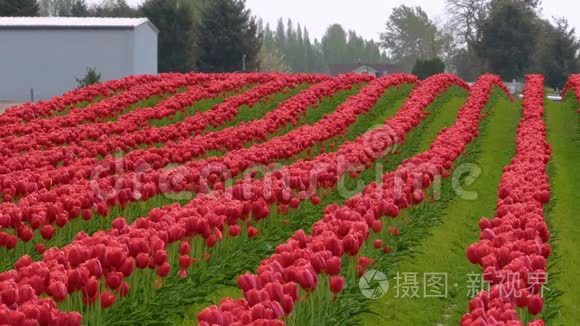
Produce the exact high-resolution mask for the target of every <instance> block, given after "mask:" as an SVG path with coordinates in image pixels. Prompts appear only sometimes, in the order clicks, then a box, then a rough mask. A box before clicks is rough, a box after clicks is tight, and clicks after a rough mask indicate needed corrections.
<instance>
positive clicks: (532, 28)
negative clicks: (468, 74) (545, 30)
mask: <svg viewBox="0 0 580 326" xmlns="http://www.w3.org/2000/svg"><path fill="white" fill-rule="evenodd" d="M536 18H537V16H536V14H535V13H534V12H533V11H532V10H531V9H529V8H528V7H526V6H525V5H524V4H523V3H521V2H519V1H515V0H498V1H495V2H494V3H493V5H492V8H491V11H490V15H489V18H488V19H487V20H486V21H485V22H484V24H483V26H482V29H481V33H482V39H481V41H480V42H478V43H477V44H476V51H477V53H478V56H479V57H480V58H481V59H482V60H483V62H484V63H485V64H486V66H487V68H488V70H490V71H491V72H494V73H496V74H499V75H500V76H501V77H502V78H503V79H504V80H512V79H519V78H521V77H522V76H523V75H524V74H525V73H526V72H527V71H528V69H529V68H530V67H531V64H532V58H533V56H534V49H535V42H536V40H537V35H538V26H537V20H536Z"/></svg>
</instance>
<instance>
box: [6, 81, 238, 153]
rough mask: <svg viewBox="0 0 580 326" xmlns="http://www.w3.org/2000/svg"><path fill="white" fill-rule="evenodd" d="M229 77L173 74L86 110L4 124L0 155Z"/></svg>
mask: <svg viewBox="0 0 580 326" xmlns="http://www.w3.org/2000/svg"><path fill="white" fill-rule="evenodd" d="M226 77H227V75H207V74H170V75H166V76H165V78H163V79H161V80H156V81H153V82H150V83H144V84H141V85H137V86H136V87H133V88H131V89H129V90H128V91H125V92H121V93H119V94H117V95H114V96H111V97H108V98H106V99H104V100H102V101H98V102H96V103H93V104H91V105H89V106H87V107H85V108H83V109H82V110H72V111H70V112H68V113H67V114H65V115H62V116H56V117H52V118H49V119H36V120H33V121H30V122H28V123H25V124H17V125H11V126H4V127H3V128H2V131H1V136H2V138H0V144H1V145H2V147H1V149H2V151H1V152H0V154H1V155H2V157H11V156H12V155H14V154H17V153H21V152H25V151H28V150H31V149H41V146H42V145H43V144H44V143H47V144H50V143H51V142H54V143H57V144H66V143H67V142H68V141H69V139H67V138H66V137H65V136H63V135H61V134H60V133H58V132H57V133H51V134H49V135H50V138H49V137H43V136H46V135H47V133H49V132H50V131H58V130H60V129H62V128H67V127H75V126H78V125H81V124H84V123H89V122H95V121H98V120H99V119H104V118H109V117H114V116H115V115H117V114H119V113H122V112H123V110H125V109H126V108H127V107H128V106H130V105H132V104H134V103H137V102H139V101H140V100H143V99H146V98H148V97H151V96H155V95H161V94H165V93H173V92H175V91H176V90H177V89H178V88H180V87H187V86H190V85H197V84H200V83H203V82H206V81H208V80H211V79H216V78H220V79H221V78H226Z"/></svg>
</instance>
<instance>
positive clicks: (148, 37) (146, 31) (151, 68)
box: [133, 24, 157, 74]
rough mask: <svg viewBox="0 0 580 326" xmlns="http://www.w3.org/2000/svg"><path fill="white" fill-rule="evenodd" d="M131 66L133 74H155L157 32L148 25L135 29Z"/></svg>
mask: <svg viewBox="0 0 580 326" xmlns="http://www.w3.org/2000/svg"><path fill="white" fill-rule="evenodd" d="M133 64H134V70H133V71H134V73H135V74H156V73H157V32H156V31H155V30H154V29H153V28H151V25H149V24H142V25H140V26H137V28H135V42H134V44H133Z"/></svg>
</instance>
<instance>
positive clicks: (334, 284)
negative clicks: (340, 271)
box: [330, 276, 344, 293]
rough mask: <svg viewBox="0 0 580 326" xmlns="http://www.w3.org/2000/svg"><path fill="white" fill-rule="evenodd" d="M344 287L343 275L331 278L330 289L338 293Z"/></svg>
mask: <svg viewBox="0 0 580 326" xmlns="http://www.w3.org/2000/svg"><path fill="white" fill-rule="evenodd" d="M343 287H344V278H343V277H342V276H333V277H331V278H330V291H332V293H338V292H340V291H341V290H342V288H343Z"/></svg>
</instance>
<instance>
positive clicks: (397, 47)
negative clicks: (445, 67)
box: [381, 5, 442, 71]
mask: <svg viewBox="0 0 580 326" xmlns="http://www.w3.org/2000/svg"><path fill="white" fill-rule="evenodd" d="M381 42H382V43H381V45H382V46H383V48H385V49H386V50H387V52H388V54H389V56H390V59H391V60H392V61H394V62H397V63H399V64H400V65H401V66H402V67H403V68H404V69H406V70H407V71H409V70H411V68H412V67H413V64H414V63H415V62H416V61H417V59H429V58H433V57H436V56H438V55H439V54H440V53H441V50H442V40H441V34H440V32H439V30H438V29H437V26H435V23H433V22H432V21H431V19H430V18H429V16H427V13H426V12H425V11H423V9H421V7H409V6H406V5H401V6H400V7H396V8H394V9H393V12H392V13H391V15H390V16H389V19H388V21H387V23H386V30H385V32H384V33H382V34H381Z"/></svg>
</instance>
